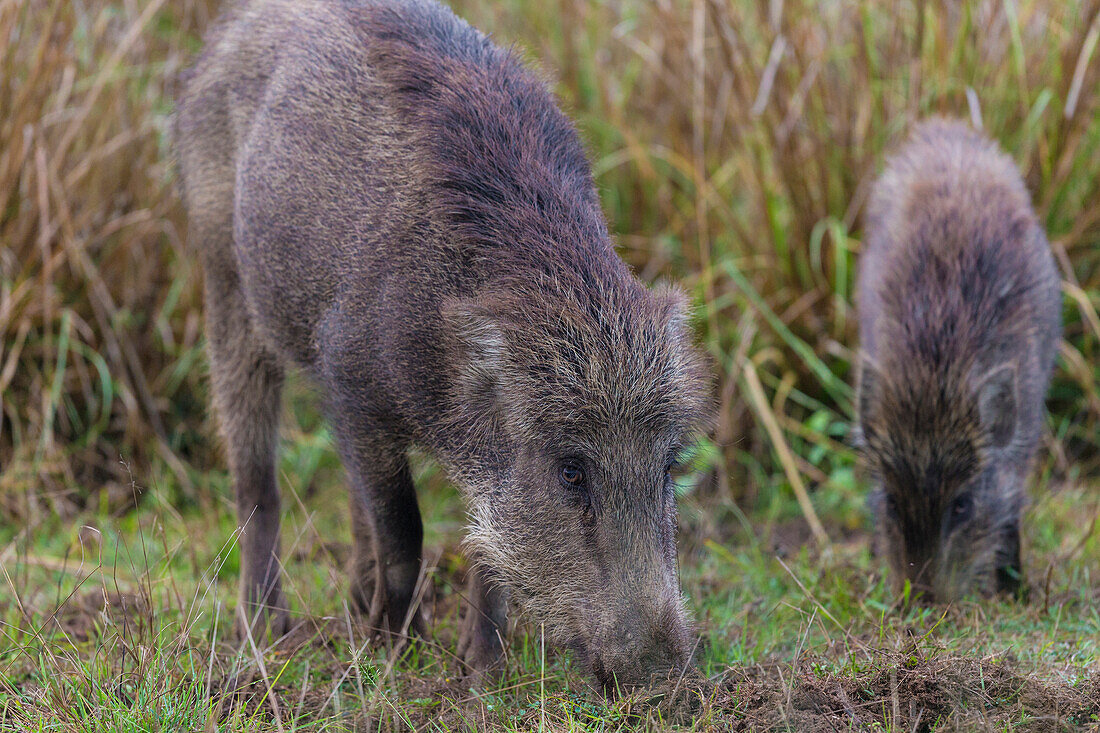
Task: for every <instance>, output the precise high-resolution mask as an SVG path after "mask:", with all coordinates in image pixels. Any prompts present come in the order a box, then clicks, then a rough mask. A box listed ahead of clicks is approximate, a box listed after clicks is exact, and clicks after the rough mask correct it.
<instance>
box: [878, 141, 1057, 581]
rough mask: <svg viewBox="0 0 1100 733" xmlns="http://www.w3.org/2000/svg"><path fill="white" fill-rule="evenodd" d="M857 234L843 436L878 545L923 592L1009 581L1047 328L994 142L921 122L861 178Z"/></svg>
mask: <svg viewBox="0 0 1100 733" xmlns="http://www.w3.org/2000/svg"><path fill="white" fill-rule="evenodd" d="M864 242H865V248H864V252H863V254H862V256H861V261H860V271H859V282H858V291H857V292H858V308H859V327H860V340H861V342H862V358H861V365H860V376H859V385H858V390H857V392H858V405H857V409H858V420H859V429H858V431H857V439H858V442H859V443H860V445H861V448H862V452H863V454H864V456H865V459H866V462H867V465H868V468H869V470H870V473H871V475H872V476H873V478H874V481H875V483H876V491H875V493H874V494H873V495H872V505H873V507H874V508H875V514H876V524H877V530H878V546H879V548H880V550H881V551H883V552H884V553H885V554H886V556H887V558H888V560H889V563H890V565H891V567H892V569H893V571H894V574H895V576H896V579H897V580H898V581H904V580H906V579H907V580H909V581H911V583H912V587H913V588H914V590H915V591H919V592H921V593H922V594H923V596H924V598H925V599H927V600H951V599H955V598H958V597H959V596H961V595H965V594H967V593H968V592H977V593H982V594H989V593H992V592H996V591H1013V590H1017V589H1018V587H1019V582H1020V577H1021V567H1020V515H1021V512H1022V509H1023V505H1024V501H1025V486H1024V484H1025V481H1026V479H1027V476H1028V472H1029V467H1030V464H1031V461H1032V458H1033V456H1034V454H1035V450H1036V444H1037V442H1038V440H1039V432H1040V428H1041V424H1042V421H1043V399H1044V396H1045V394H1046V390H1047V386H1048V384H1049V382H1050V375H1051V369H1052V367H1053V364H1054V357H1055V349H1056V347H1057V343H1058V340H1059V337H1060V334H1061V320H1060V308H1061V298H1060V295H1059V279H1058V274H1057V272H1056V270H1055V266H1054V260H1053V258H1052V257H1051V254H1050V247H1049V245H1048V244H1047V240H1046V236H1045V235H1044V233H1043V230H1042V228H1041V227H1040V225H1039V223H1038V221H1037V220H1036V218H1035V214H1034V213H1033V212H1032V208H1031V202H1030V198H1029V196H1028V192H1027V189H1026V188H1025V186H1024V183H1023V181H1022V180H1021V177H1020V174H1019V172H1018V171H1017V169H1016V166H1015V165H1014V164H1013V162H1012V160H1011V159H1010V158H1009V157H1008V156H1007V155H1005V154H1004V153H1002V152H1001V151H1000V150H999V149H998V148H997V146H996V145H995V144H994V143H993V142H991V141H990V140H988V139H986V138H985V137H983V136H982V135H980V134H979V133H977V132H975V131H974V130H972V129H970V128H969V127H968V126H967V125H965V124H964V123H961V122H954V121H947V120H940V119H935V120H930V121H927V122H924V123H922V124H920V125H918V126H917V128H916V129H915V130H914V132H913V134H912V137H911V139H910V140H909V142H908V143H907V144H906V145H904V146H903V147H902V148H901V149H900V150H899V151H898V152H897V153H896V154H895V155H894V156H893V157H892V158H891V159H890V160H889V161H888V163H887V165H886V170H885V171H884V172H883V174H882V176H881V177H880V178H879V180H878V182H877V183H876V184H875V188H874V191H873V194H872V197H871V201H870V203H869V206H868V210H867V218H866V236H865V239H864Z"/></svg>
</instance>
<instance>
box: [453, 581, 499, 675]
mask: <svg viewBox="0 0 1100 733" xmlns="http://www.w3.org/2000/svg"><path fill="white" fill-rule="evenodd" d="M466 592H467V594H468V599H467V605H466V618H465V619H464V620H463V622H462V632H461V636H460V637H459V642H458V656H459V658H460V659H462V661H463V662H465V663H466V666H467V667H469V668H470V669H472V670H473V671H474V672H478V673H483V672H487V671H490V670H492V669H494V668H496V667H498V666H499V665H500V663H501V662H503V661H504V634H505V631H506V630H507V627H506V624H507V622H508V618H507V612H508V603H507V597H506V595H505V593H504V591H503V590H501V589H500V588H498V587H497V586H495V585H494V584H493V583H492V582H491V581H489V580H488V579H487V578H486V577H485V573H484V571H482V570H481V569H479V568H475V569H474V570H473V571H472V572H471V573H470V582H469V587H468V588H467V589H466Z"/></svg>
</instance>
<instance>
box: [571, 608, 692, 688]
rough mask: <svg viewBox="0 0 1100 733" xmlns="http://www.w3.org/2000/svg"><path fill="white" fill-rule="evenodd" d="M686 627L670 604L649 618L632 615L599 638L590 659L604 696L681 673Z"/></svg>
mask: <svg viewBox="0 0 1100 733" xmlns="http://www.w3.org/2000/svg"><path fill="white" fill-rule="evenodd" d="M687 636H688V631H687V625H686V623H685V621H684V618H683V615H682V612H681V611H680V609H679V607H678V606H676V605H674V604H669V606H668V607H666V608H664V609H662V611H660V612H659V613H657V614H655V615H653V616H650V615H649V614H644V613H632V614H630V615H628V616H627V617H625V618H622V619H620V620H619V622H618V623H616V624H614V625H613V626H611V627H610V628H608V629H607V631H606V633H604V634H601V638H600V639H599V640H598V641H597V643H596V645H595V646H596V648H595V649H594V650H593V653H592V654H591V656H590V659H591V662H592V672H593V674H594V675H595V677H596V679H597V680H598V681H599V682H600V684H601V685H602V686H603V689H604V693H605V694H609V695H610V694H615V692H616V691H618V690H622V691H626V690H629V689H632V688H635V687H639V686H644V685H648V684H650V683H652V682H654V681H658V680H661V679H663V678H665V677H668V676H669V675H670V674H674V673H679V672H681V671H683V669H684V667H685V666H686V665H687V662H688V649H687Z"/></svg>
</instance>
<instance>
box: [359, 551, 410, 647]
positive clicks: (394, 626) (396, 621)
mask: <svg viewBox="0 0 1100 733" xmlns="http://www.w3.org/2000/svg"><path fill="white" fill-rule="evenodd" d="M376 568H377V566H376V565H375V564H374V563H370V565H369V566H363V567H360V566H358V564H357V566H356V567H355V568H354V569H353V572H352V575H351V591H350V596H351V608H352V610H353V611H355V612H356V613H358V614H359V615H360V616H362V617H363V618H365V619H366V623H367V626H368V627H370V629H371V631H372V633H374V634H375V635H376V636H377V637H379V638H388V637H391V636H396V637H398V639H399V640H400V641H402V642H404V641H407V640H408V638H409V637H413V636H419V635H421V634H423V632H424V619H423V616H422V614H421V612H420V609H419V608H417V609H415V610H414V611H413V612H412V614H411V616H410V615H409V607H410V606H411V605H412V598H411V597H410V596H411V592H410V591H409V590H407V589H406V590H405V591H403V592H396V593H395V592H393V591H392V590H391V589H390V588H389V587H388V586H387V584H386V583H384V582H380V581H381V579H380V578H379V574H378V571H377V569H376ZM406 620H408V628H407V629H406V628H404V624H405V621H406Z"/></svg>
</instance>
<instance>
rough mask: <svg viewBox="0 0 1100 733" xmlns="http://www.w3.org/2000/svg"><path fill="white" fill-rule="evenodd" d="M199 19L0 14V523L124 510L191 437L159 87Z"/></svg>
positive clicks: (160, 14)
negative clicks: (144, 478) (155, 461)
mask: <svg viewBox="0 0 1100 733" xmlns="http://www.w3.org/2000/svg"><path fill="white" fill-rule="evenodd" d="M207 11H208V8H207V7H206V6H205V5H200V4H196V3H165V2H163V0H154V2H152V3H140V4H137V3H130V4H126V5H117V4H107V3H92V4H90V5H85V4H83V3H70V2H68V1H67V0H3V2H0V39H3V43H0V241H2V242H3V249H2V250H0V395H3V397H2V403H0V406H2V413H0V467H2V468H3V473H2V474H0V510H2V512H3V514H4V515H7V516H13V515H14V516H17V517H20V518H24V519H30V520H32V521H33V520H34V519H35V518H37V517H39V516H41V515H42V514H43V513H44V512H58V513H61V514H65V515H71V514H72V513H73V511H74V510H75V509H76V508H78V507H80V506H83V505H84V503H85V502H86V501H87V500H88V499H89V498H90V499H93V500H94V501H101V502H102V503H101V506H103V507H104V508H107V507H112V508H113V507H115V506H116V505H118V504H125V503H127V502H128V501H129V500H130V497H131V492H130V490H129V478H128V474H127V471H126V469H125V467H124V466H123V465H122V463H121V461H123V460H124V461H126V462H129V463H132V464H133V466H134V468H135V469H136V470H142V471H144V470H147V469H148V467H149V465H150V462H151V458H152V456H154V455H156V456H159V460H160V461H161V462H163V463H166V464H167V465H169V466H171V467H172V469H173V471H174V473H175V475H176V477H177V479H178V481H179V482H180V487H181V488H184V489H187V488H189V487H190V481H189V480H188V477H187V471H186V469H185V468H184V465H183V462H184V461H187V460H189V459H190V458H191V456H190V455H189V453H190V452H191V451H195V450H198V451H199V455H200V456H202V455H204V454H205V449H204V448H203V447H202V445H200V444H196V440H195V438H194V437H191V436H189V433H193V432H194V431H195V429H196V426H197V425H198V424H199V422H200V421H201V414H202V412H201V411H202V407H201V404H199V403H198V402H197V401H196V400H198V399H200V396H199V395H197V394H195V391H196V385H197V383H198V379H197V378H196V377H197V376H198V374H199V373H200V372H201V368H200V364H201V359H200V356H199V351H198V344H199V341H200V337H201V332H202V329H201V318H200V311H199V299H198V297H197V295H198V293H197V289H196V287H195V283H196V280H197V278H196V276H195V268H194V266H193V265H192V264H191V263H190V260H189V258H187V257H186V256H185V255H184V254H183V253H182V252H181V249H180V244H181V236H182V215H181V211H180V207H179V205H178V203H177V202H176V197H175V195H174V192H173V182H172V174H171V169H170V165H169V155H168V148H167V139H166V120H167V114H168V112H169V111H170V109H171V102H170V98H171V97H170V84H171V80H172V79H173V77H174V75H175V73H176V72H177V71H178V69H179V68H180V66H181V65H182V64H184V63H185V62H186V61H187V60H188V59H189V58H190V51H191V50H192V49H193V48H194V44H193V42H192V40H191V39H192V37H193V34H195V33H196V32H197V29H198V26H200V25H204V24H205V22H206V19H207Z"/></svg>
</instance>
